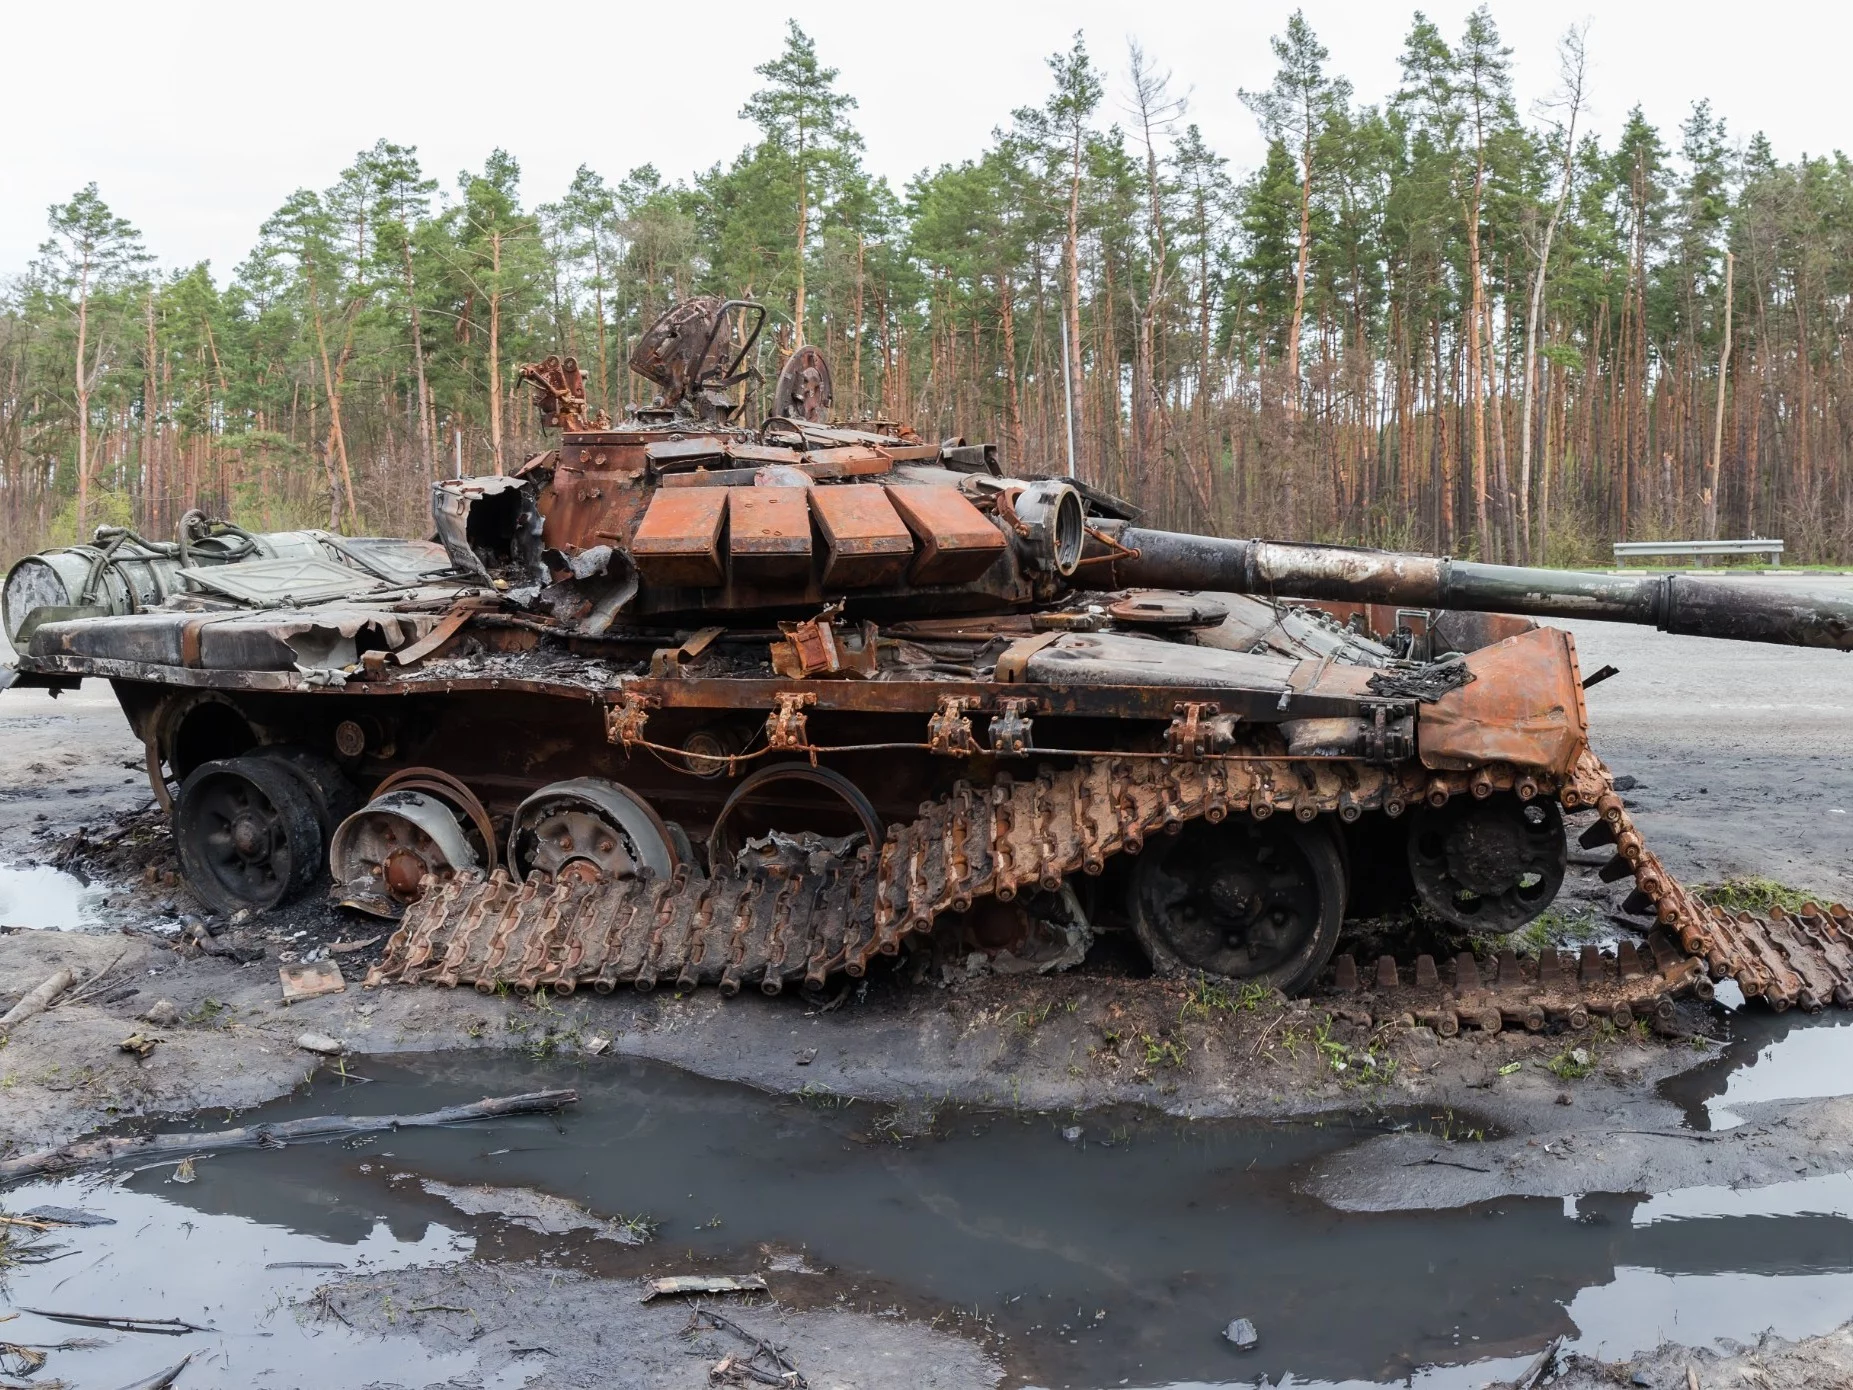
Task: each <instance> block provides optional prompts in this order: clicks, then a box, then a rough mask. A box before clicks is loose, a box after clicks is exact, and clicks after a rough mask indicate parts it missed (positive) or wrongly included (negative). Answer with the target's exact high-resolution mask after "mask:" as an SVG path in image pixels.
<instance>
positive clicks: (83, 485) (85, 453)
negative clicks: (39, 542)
mask: <svg viewBox="0 0 1853 1390" xmlns="http://www.w3.org/2000/svg"><path fill="white" fill-rule="evenodd" d="M89 336H90V250H89V248H88V247H86V248H85V249H84V262H83V267H82V269H80V270H79V271H78V275H77V369H76V385H77V536H76V540H77V543H78V544H79V545H82V544H83V543H84V542H85V541H86V540H87V539H89V529H88V528H89V522H90V373H89V371H88V370H87V365H88V364H87V361H86V359H87V357H88V348H87V346H86V345H87V344H88V342H89Z"/></svg>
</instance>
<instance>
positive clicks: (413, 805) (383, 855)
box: [328, 787, 482, 917]
mask: <svg viewBox="0 0 1853 1390" xmlns="http://www.w3.org/2000/svg"><path fill="white" fill-rule="evenodd" d="M481 863H482V860H481V859H480V858H479V857H478V855H477V853H476V850H475V848H474V847H473V846H472V845H471V844H470V841H469V839H468V837H467V836H465V834H464V833H463V827H462V826H461V825H460V824H458V821H457V813H456V812H455V811H453V810H452V809H451V807H450V806H448V805H447V804H446V803H444V802H443V801H440V800H439V799H438V798H437V797H435V796H433V795H431V794H429V793H427V792H422V791H413V790H411V789H410V788H409V787H401V788H399V789H398V790H396V791H389V792H387V793H385V794H384V795H383V796H376V797H374V798H373V800H371V801H369V802H368V803H367V804H366V805H365V806H362V807H361V808H360V809H359V810H358V811H356V812H354V814H353V815H351V816H349V817H348V818H347V819H346V820H344V821H342V822H341V825H340V828H339V829H337V830H336V831H335V834H334V840H333V841H332V843H331V844H330V845H329V849H328V868H329V872H330V873H332V874H333V875H334V878H335V883H336V884H337V885H338V888H339V892H340V895H341V902H342V905H343V906H344V907H353V908H358V909H359V910H361V911H362V912H371V913H373V914H374V915H375V916H378V917H397V916H399V914H400V913H402V912H403V911H404V910H405V908H406V906H407V905H408V904H410V903H415V902H417V901H418V899H419V898H420V897H421V896H423V894H424V891H425V890H424V881H425V875H427V874H429V875H431V876H432V877H433V878H448V877H450V875H452V874H454V873H456V872H457V870H459V869H473V868H476V867H478V866H479V865H480V864H481Z"/></svg>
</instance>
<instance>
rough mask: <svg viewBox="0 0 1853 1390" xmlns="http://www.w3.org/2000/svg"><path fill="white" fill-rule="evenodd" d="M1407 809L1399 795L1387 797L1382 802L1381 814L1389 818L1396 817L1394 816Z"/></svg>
mask: <svg viewBox="0 0 1853 1390" xmlns="http://www.w3.org/2000/svg"><path fill="white" fill-rule="evenodd" d="M1407 809H1408V808H1407V807H1406V806H1404V805H1403V799H1402V798H1401V797H1400V796H1392V797H1389V798H1388V799H1386V800H1385V801H1384V803H1383V814H1384V815H1386V816H1388V817H1390V819H1391V820H1394V819H1396V817H1398V816H1400V815H1401V814H1402V813H1403V812H1404V811H1405V810H1407Z"/></svg>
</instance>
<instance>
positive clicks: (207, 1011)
mask: <svg viewBox="0 0 1853 1390" xmlns="http://www.w3.org/2000/svg"><path fill="white" fill-rule="evenodd" d="M231 1011H232V1006H231V1005H230V1004H222V1003H220V1002H219V1001H218V1000H217V999H210V998H208V999H202V1000H201V1001H200V1004H199V1007H198V1008H197V1009H195V1010H193V1012H192V1013H189V1014H183V1015H182V1016H181V1022H183V1023H192V1024H206V1025H209V1026H211V1027H214V1028H229V1027H231V1023H232V1021H231V1019H229V1018H227V1017H225V1015H227V1014H229V1013H230V1012H231Z"/></svg>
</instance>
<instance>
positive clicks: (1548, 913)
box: [1506, 907, 1607, 957]
mask: <svg viewBox="0 0 1853 1390" xmlns="http://www.w3.org/2000/svg"><path fill="white" fill-rule="evenodd" d="M1606 932H1607V928H1606V927H1605V926H1604V925H1603V922H1602V919H1601V918H1600V917H1598V916H1597V915H1596V914H1595V913H1594V912H1593V911H1591V910H1590V909H1588V908H1584V909H1581V910H1580V911H1565V910H1564V909H1563V908H1559V907H1547V908H1545V909H1544V911H1542V912H1540V913H1539V914H1538V915H1537V916H1536V917H1534V918H1532V920H1531V921H1530V922H1529V923H1528V924H1527V925H1525V926H1524V927H1522V928H1520V929H1519V930H1518V931H1515V932H1513V933H1512V935H1511V936H1509V937H1507V938H1506V944H1507V945H1508V946H1510V947H1511V948H1512V949H1513V950H1514V951H1517V952H1518V953H1519V954H1520V955H1522V956H1529V957H1537V956H1541V955H1543V954H1544V952H1546V951H1549V950H1553V949H1556V948H1559V947H1563V946H1581V945H1582V944H1583V943H1585V942H1588V941H1594V940H1596V939H1597V938H1598V937H1601V936H1603V935H1604V934H1606Z"/></svg>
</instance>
